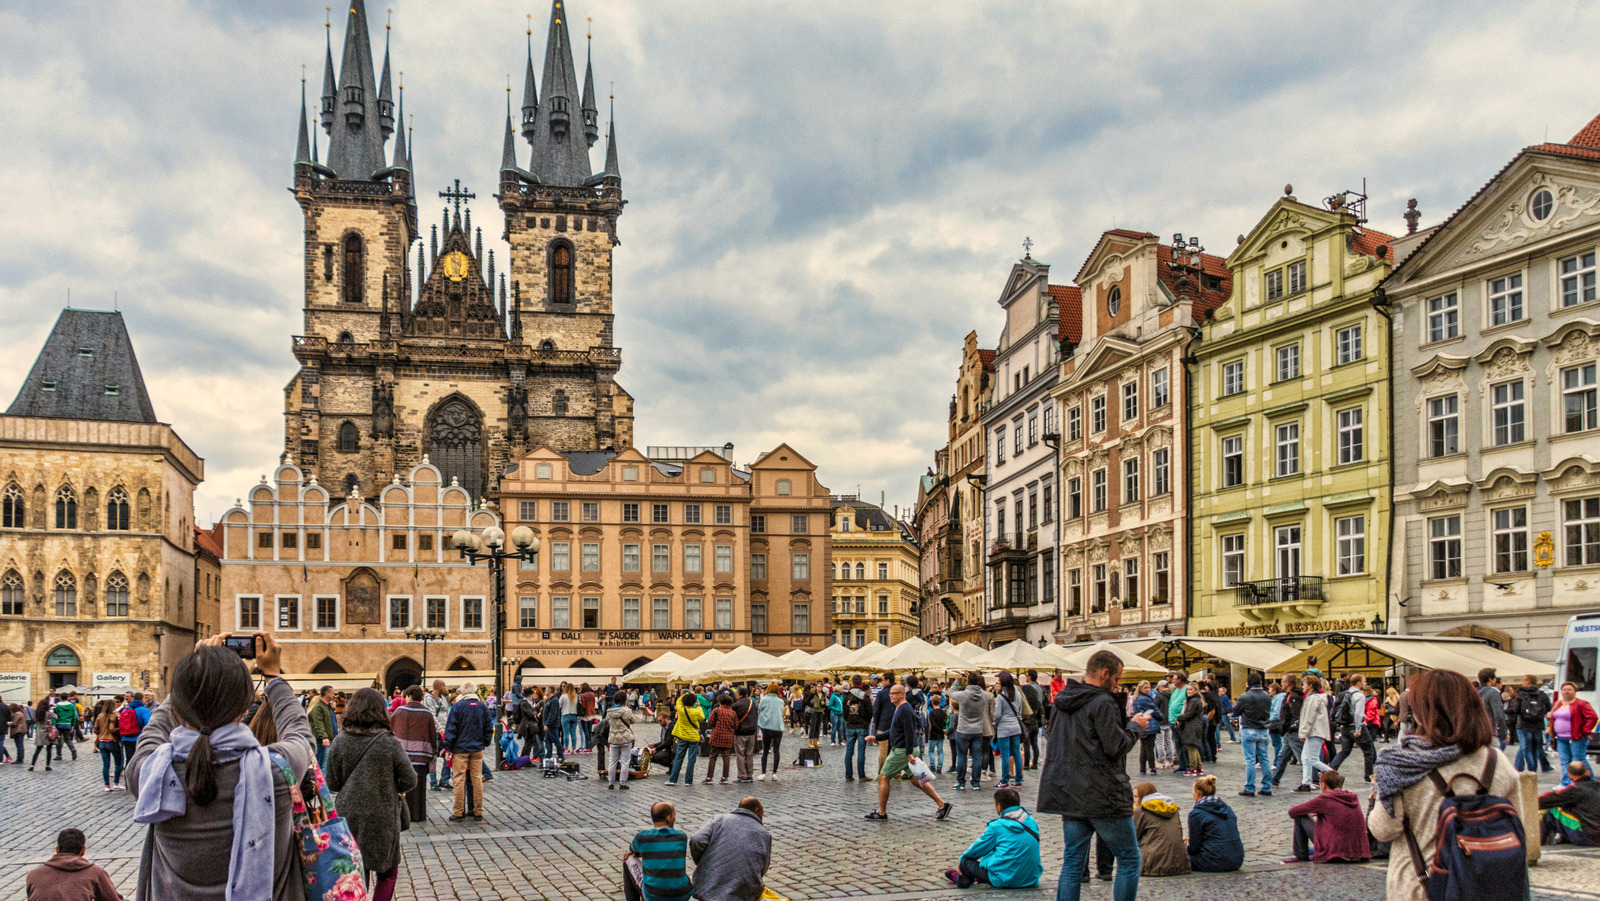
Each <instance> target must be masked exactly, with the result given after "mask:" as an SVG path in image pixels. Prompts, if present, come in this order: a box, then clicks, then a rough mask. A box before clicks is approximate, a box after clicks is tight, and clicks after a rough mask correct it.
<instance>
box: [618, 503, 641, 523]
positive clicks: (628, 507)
mask: <svg viewBox="0 0 1600 901" xmlns="http://www.w3.org/2000/svg"><path fill="white" fill-rule="evenodd" d="M622 521H623V522H638V521H639V505H638V504H633V503H624V504H623V505H622Z"/></svg>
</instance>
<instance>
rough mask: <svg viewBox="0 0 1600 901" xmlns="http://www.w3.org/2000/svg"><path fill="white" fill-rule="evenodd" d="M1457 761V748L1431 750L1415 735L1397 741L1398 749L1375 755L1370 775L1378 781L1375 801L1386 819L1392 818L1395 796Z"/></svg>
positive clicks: (1458, 753)
mask: <svg viewBox="0 0 1600 901" xmlns="http://www.w3.org/2000/svg"><path fill="white" fill-rule="evenodd" d="M1459 759H1461V748H1460V746H1459V745H1440V746H1439V747H1437V748H1436V747H1434V746H1433V745H1431V744H1429V743H1428V741H1427V739H1424V738H1422V737H1421V736H1419V735H1408V736H1406V737H1405V738H1402V739H1400V747H1398V748H1389V749H1388V750H1386V751H1384V752H1383V753H1382V754H1379V755H1378V764H1377V766H1376V767H1374V769H1373V775H1374V777H1375V778H1376V779H1377V780H1378V800H1379V801H1380V802H1381V803H1382V804H1383V809H1384V811H1385V812H1387V813H1388V814H1389V815H1390V816H1394V799H1395V796H1396V795H1398V794H1400V793H1401V792H1403V791H1405V790H1406V789H1408V788H1410V787H1411V786H1413V785H1415V784H1417V783H1418V782H1421V781H1422V780H1423V779H1426V778H1427V777H1428V774H1429V773H1431V772H1433V771H1434V770H1436V769H1438V768H1439V767H1442V766H1445V765H1446V764H1450V763H1454V762H1456V761H1457V760H1459Z"/></svg>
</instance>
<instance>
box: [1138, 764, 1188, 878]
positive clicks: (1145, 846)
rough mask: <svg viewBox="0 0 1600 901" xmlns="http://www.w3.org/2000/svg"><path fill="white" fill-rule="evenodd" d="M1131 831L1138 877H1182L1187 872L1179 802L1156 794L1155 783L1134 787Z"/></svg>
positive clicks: (1186, 851) (1186, 849) (1186, 855)
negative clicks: (1136, 847) (1136, 849)
mask: <svg viewBox="0 0 1600 901" xmlns="http://www.w3.org/2000/svg"><path fill="white" fill-rule="evenodd" d="M1133 831H1134V834H1135V835H1137V836H1138V838H1139V875H1140V876H1182V875H1184V874H1186V873H1188V872H1189V848H1188V846H1187V845H1185V844H1184V842H1183V822H1182V821H1181V820H1179V819H1178V803H1177V802H1176V801H1174V800H1172V798H1170V797H1168V796H1167V795H1164V794H1161V793H1160V792H1158V791H1156V787H1155V784H1154V783H1150V782H1141V783H1139V784H1138V785H1136V786H1134V788H1133Z"/></svg>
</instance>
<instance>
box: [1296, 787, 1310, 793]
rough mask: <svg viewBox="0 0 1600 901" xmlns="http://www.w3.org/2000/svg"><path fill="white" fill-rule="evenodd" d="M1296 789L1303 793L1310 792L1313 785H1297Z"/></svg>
mask: <svg viewBox="0 0 1600 901" xmlns="http://www.w3.org/2000/svg"><path fill="white" fill-rule="evenodd" d="M1294 790H1295V791H1296V792H1298V793H1301V794H1308V793H1310V791H1311V786H1309V785H1296V786H1295V787H1294Z"/></svg>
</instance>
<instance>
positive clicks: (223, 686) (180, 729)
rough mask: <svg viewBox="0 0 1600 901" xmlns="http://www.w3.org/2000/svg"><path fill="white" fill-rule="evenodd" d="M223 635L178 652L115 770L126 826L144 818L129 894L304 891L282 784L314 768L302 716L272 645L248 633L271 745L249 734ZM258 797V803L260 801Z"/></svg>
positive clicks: (236, 660)
mask: <svg viewBox="0 0 1600 901" xmlns="http://www.w3.org/2000/svg"><path fill="white" fill-rule="evenodd" d="M228 634H229V633H226V632H224V633H220V634H218V635H214V636H212V637H211V638H207V639H205V640H203V641H201V642H199V644H198V646H196V647H195V649H194V650H193V651H191V652H190V653H188V654H186V655H184V656H183V657H182V658H181V659H179V660H178V662H177V664H176V665H175V666H174V667H173V668H172V676H171V680H170V685H171V693H170V694H169V695H168V697H167V702H166V703H165V704H163V705H161V707H160V708H159V709H157V710H155V711H154V712H153V713H152V714H151V716H150V722H149V723H147V724H146V726H145V729H144V731H143V733H142V734H141V735H140V736H139V746H138V748H137V750H135V752H134V755H133V760H132V761H130V762H129V763H128V766H127V774H128V781H129V784H130V785H131V786H132V787H133V791H134V793H135V799H136V800H135V806H134V812H133V819H134V822H135V823H142V824H151V829H150V833H149V836H148V837H147V838H146V843H145V846H144V855H143V857H142V858H141V860H140V862H139V877H138V880H139V881H138V891H137V892H136V894H137V896H138V897H139V898H141V899H144V898H184V899H188V901H207V899H210V901H224V899H225V898H230V897H231V898H273V899H278V901H286V899H289V898H297V897H300V896H301V895H302V894H303V892H304V886H303V885H301V884H300V881H299V880H300V863H299V856H300V848H299V845H298V843H297V841H296V837H297V833H296V830H295V827H294V816H293V809H292V800H291V788H292V787H294V786H298V785H299V784H300V781H301V780H302V779H303V778H304V777H305V774H306V772H307V771H308V770H309V769H310V768H311V767H312V765H313V764H314V755H313V753H312V745H311V723H310V722H309V721H308V720H307V718H306V714H305V711H304V710H302V709H301V708H300V704H299V703H298V702H297V701H296V700H295V697H294V690H293V689H291V688H290V687H289V683H287V682H285V681H283V679H282V678H281V676H280V672H281V665H280V662H279V661H280V657H281V652H280V650H279V648H278V644H277V642H276V641H274V640H273V638H272V636H270V635H266V634H264V633H261V632H257V633H255V641H256V648H255V652H256V653H255V657H254V659H253V662H254V664H255V668H256V669H257V670H259V671H260V672H261V673H262V675H264V676H266V677H267V684H266V686H265V688H264V693H265V695H266V703H267V704H268V705H269V706H270V707H271V708H272V714H273V719H274V722H275V724H276V727H277V730H278V733H279V741H277V742H276V743H274V744H272V745H270V746H269V747H268V748H263V747H262V746H261V745H260V744H259V743H258V742H257V741H256V738H255V735H254V734H252V733H251V731H250V729H249V728H248V727H247V726H245V725H244V723H243V722H241V720H242V718H243V717H244V715H245V712H246V711H248V710H249V709H250V702H251V700H252V699H253V698H254V695H255V691H254V689H253V687H252V685H251V676H250V669H249V667H248V665H247V664H246V662H245V661H244V660H242V659H241V658H240V657H239V655H238V654H236V653H235V652H234V651H232V650H230V649H228V648H226V647H224V646H223V642H224V641H225V640H226V639H227V638H228ZM197 730H198V731H197ZM269 750H270V751H271V753H272V755H274V756H275V757H277V758H279V759H281V760H282V761H283V762H284V763H286V764H287V767H288V770H289V778H285V775H284V772H283V770H284V767H283V766H282V765H280V764H278V763H277V762H275V761H274V760H273V759H272V758H271V757H269V754H268V751H269ZM268 793H270V794H271V796H272V799H273V800H272V803H271V805H270V806H269V805H267V804H264V803H262V802H263V800H264V799H265V797H266V796H267V795H268ZM224 861H227V862H229V863H228V864H226V865H223V864H221V862H224Z"/></svg>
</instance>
